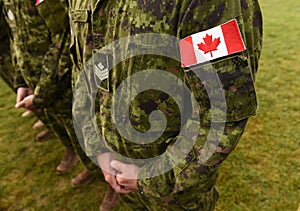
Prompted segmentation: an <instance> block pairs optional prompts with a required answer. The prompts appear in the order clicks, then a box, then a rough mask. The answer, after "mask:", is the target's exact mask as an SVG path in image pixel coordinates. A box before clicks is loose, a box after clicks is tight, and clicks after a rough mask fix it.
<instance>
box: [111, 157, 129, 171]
mask: <svg viewBox="0 0 300 211" xmlns="http://www.w3.org/2000/svg"><path fill="white" fill-rule="evenodd" d="M110 165H111V167H112V168H113V169H115V170H116V171H117V172H119V173H122V172H123V169H124V165H125V164H124V163H122V162H120V161H118V160H113V161H111V162H110Z"/></svg>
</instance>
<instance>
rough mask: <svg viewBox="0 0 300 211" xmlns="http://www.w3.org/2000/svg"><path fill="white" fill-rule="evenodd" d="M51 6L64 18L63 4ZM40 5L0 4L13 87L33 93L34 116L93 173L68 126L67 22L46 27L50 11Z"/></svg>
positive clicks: (23, 2) (25, 1)
mask: <svg viewBox="0 0 300 211" xmlns="http://www.w3.org/2000/svg"><path fill="white" fill-rule="evenodd" d="M52 4H53V5H55V6H56V7H55V8H56V11H58V12H60V11H59V10H57V8H62V10H61V11H62V13H63V12H65V14H62V16H61V17H66V18H67V13H66V4H65V3H64V2H63V1H57V2H53V1H52ZM40 6H42V8H41V9H40V8H39V10H38V8H37V6H36V5H35V1H31V0H21V1H9V0H5V1H4V10H5V15H6V20H7V22H8V24H9V26H10V29H11V31H12V34H13V39H14V47H15V50H16V58H17V65H18V71H17V73H16V83H15V87H16V88H18V87H29V88H31V89H32V90H34V99H33V104H34V105H35V107H36V108H40V109H42V111H43V112H42V113H38V116H41V118H42V119H43V120H45V119H46V121H47V124H48V125H49V127H50V128H51V129H52V131H53V132H54V134H55V135H56V136H57V137H58V138H59V139H60V141H61V143H62V144H63V145H64V146H65V147H66V148H68V149H70V150H72V151H74V150H75V152H76V154H77V155H78V156H79V158H80V159H81V161H82V162H83V163H84V164H85V165H86V167H87V168H88V169H90V170H92V171H93V170H95V169H96V165H94V164H93V163H92V161H91V160H90V159H89V158H88V157H87V156H86V155H85V153H84V151H83V150H82V148H81V146H80V144H79V143H78V141H77V138H76V134H75V131H74V127H73V124H72V123H73V122H72V88H71V70H72V61H71V59H70V56H69V45H70V31H69V28H68V22H66V25H65V27H64V28H62V27H60V28H59V27H56V26H51V25H47V24H49V23H51V24H55V22H51V21H50V22H49V19H47V18H50V19H51V18H53V16H51V15H50V16H49V15H48V14H49V13H48V12H49V11H51V10H48V11H46V10H47V9H48V8H47V7H43V5H39V7H40ZM53 7H54V6H53ZM43 11H44V13H43ZM45 11H46V12H45ZM40 13H42V15H41V14H40ZM63 15H65V16H63ZM59 17H60V16H59ZM43 18H45V19H46V20H44V19H43ZM53 28H55V29H56V30H53Z"/></svg>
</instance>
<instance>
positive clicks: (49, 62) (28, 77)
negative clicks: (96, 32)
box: [3, 0, 72, 113]
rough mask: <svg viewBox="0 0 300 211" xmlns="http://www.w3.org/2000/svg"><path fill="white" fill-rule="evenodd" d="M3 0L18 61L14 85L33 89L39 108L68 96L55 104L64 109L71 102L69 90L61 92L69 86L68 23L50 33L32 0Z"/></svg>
mask: <svg viewBox="0 0 300 211" xmlns="http://www.w3.org/2000/svg"><path fill="white" fill-rule="evenodd" d="M3 2H4V10H5V15H6V20H7V22H8V24H9V26H10V28H11V31H12V34H13V41H14V47H15V51H16V59H17V65H18V71H17V72H16V80H15V88H18V87H30V88H31V89H33V90H34V95H35V97H34V100H33V103H34V105H35V106H36V107H38V108H45V107H49V106H52V105H53V103H54V102H55V101H57V100H58V99H70V100H69V103H63V105H58V106H57V108H60V107H61V106H64V107H66V109H67V108H68V107H70V106H71V104H70V103H71V94H72V93H71V92H70V93H69V94H68V95H69V96H62V94H61V93H64V95H66V93H67V91H66V90H70V88H71V87H70V80H71V68H70V66H71V65H70V63H71V60H70V57H69V40H70V33H69V30H68V27H66V28H65V29H64V31H61V32H59V33H51V32H50V29H49V27H48V26H47V24H46V23H45V21H44V20H43V18H42V17H41V16H40V14H39V12H38V9H37V6H36V5H35V2H34V1H31V0H21V1H15V0H4V1H3ZM57 110H59V109H57ZM68 112H69V113H70V108H69V111H68Z"/></svg>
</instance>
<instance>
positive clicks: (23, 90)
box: [14, 69, 33, 104]
mask: <svg viewBox="0 0 300 211" xmlns="http://www.w3.org/2000/svg"><path fill="white" fill-rule="evenodd" d="M14 87H15V89H16V91H17V97H16V104H18V103H19V102H21V101H22V100H23V99H24V98H25V97H27V96H29V95H31V94H32V93H33V91H32V89H30V88H29V87H27V85H26V83H25V80H24V78H23V76H22V74H21V71H20V70H19V69H17V70H16V74H15V76H14Z"/></svg>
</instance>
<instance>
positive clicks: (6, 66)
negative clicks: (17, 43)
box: [0, 37, 15, 90]
mask: <svg viewBox="0 0 300 211" xmlns="http://www.w3.org/2000/svg"><path fill="white" fill-rule="evenodd" d="M0 42H1V43H0V49H1V52H0V77H1V78H2V79H3V81H4V82H5V83H6V84H7V85H8V86H9V87H10V88H11V89H12V90H14V87H13V83H14V71H15V70H14V67H13V63H12V57H11V51H10V41H9V38H8V37H7V38H6V39H4V40H0Z"/></svg>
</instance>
